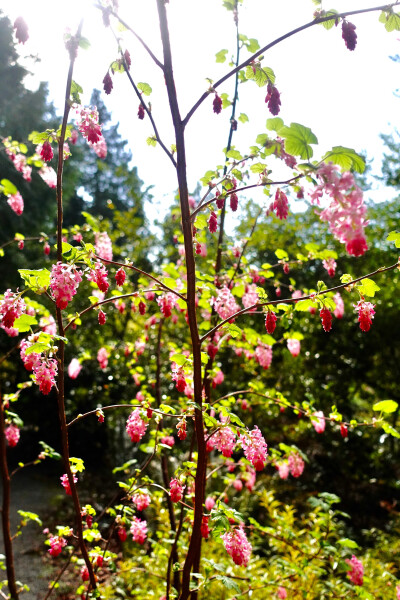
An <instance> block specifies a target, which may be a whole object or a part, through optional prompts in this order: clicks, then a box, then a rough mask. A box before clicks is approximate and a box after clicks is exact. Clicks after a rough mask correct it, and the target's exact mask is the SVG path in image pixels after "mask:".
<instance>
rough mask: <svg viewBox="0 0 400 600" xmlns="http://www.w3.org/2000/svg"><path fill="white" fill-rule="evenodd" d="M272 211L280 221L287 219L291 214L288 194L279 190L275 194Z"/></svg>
mask: <svg viewBox="0 0 400 600" xmlns="http://www.w3.org/2000/svg"><path fill="white" fill-rule="evenodd" d="M270 210H273V211H275V213H276V216H277V217H278V219H281V220H282V219H287V218H288V214H289V201H288V199H287V196H286V194H284V193H283V192H282V190H281V189H280V188H278V189H277V190H276V192H275V200H274V202H272V204H271V206H270Z"/></svg>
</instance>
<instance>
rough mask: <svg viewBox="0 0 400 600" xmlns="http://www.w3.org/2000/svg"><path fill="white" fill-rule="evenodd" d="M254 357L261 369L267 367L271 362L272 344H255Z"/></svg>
mask: <svg viewBox="0 0 400 600" xmlns="http://www.w3.org/2000/svg"><path fill="white" fill-rule="evenodd" d="M254 358H255V359H256V361H257V362H258V363H259V364H260V365H261V367H263V369H269V367H270V366H271V362H272V346H267V344H261V345H259V346H257V348H256V350H255V352H254Z"/></svg>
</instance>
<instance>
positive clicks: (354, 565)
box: [346, 554, 364, 585]
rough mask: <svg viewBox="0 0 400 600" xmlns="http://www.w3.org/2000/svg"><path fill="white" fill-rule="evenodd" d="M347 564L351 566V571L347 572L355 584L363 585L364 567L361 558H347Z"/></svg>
mask: <svg viewBox="0 0 400 600" xmlns="http://www.w3.org/2000/svg"><path fill="white" fill-rule="evenodd" d="M346 562H347V564H348V565H349V567H350V571H348V572H347V576H348V578H349V579H350V581H351V582H352V583H354V585H362V584H363V577H364V567H363V564H362V562H361V560H358V558H357V557H356V556H354V554H353V556H352V557H351V558H347V559H346Z"/></svg>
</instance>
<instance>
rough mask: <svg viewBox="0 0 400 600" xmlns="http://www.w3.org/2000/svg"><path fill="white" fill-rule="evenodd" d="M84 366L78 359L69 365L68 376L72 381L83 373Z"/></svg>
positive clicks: (74, 359)
mask: <svg viewBox="0 0 400 600" xmlns="http://www.w3.org/2000/svg"><path fill="white" fill-rule="evenodd" d="M81 369H82V365H81V363H80V362H79V360H78V359H77V358H73V359H72V360H71V362H70V363H69V365H68V375H69V376H70V377H71V379H76V378H77V377H78V375H79V373H80V372H81Z"/></svg>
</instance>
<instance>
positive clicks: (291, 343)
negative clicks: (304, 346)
mask: <svg viewBox="0 0 400 600" xmlns="http://www.w3.org/2000/svg"><path fill="white" fill-rule="evenodd" d="M286 343H287V347H288V350H289V352H290V354H291V355H292V356H298V355H299V354H300V340H296V339H295V338H289V339H288V340H287V342H286Z"/></svg>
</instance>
